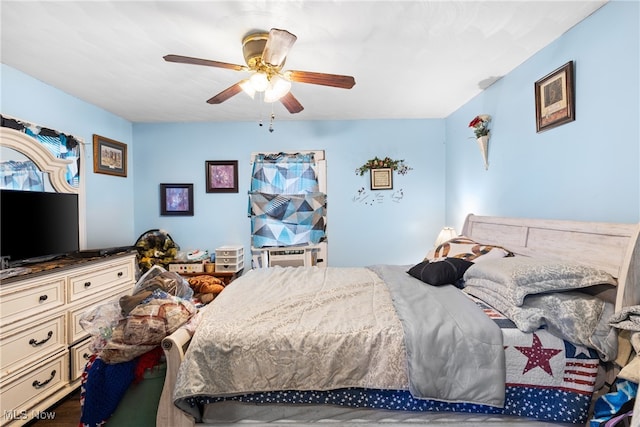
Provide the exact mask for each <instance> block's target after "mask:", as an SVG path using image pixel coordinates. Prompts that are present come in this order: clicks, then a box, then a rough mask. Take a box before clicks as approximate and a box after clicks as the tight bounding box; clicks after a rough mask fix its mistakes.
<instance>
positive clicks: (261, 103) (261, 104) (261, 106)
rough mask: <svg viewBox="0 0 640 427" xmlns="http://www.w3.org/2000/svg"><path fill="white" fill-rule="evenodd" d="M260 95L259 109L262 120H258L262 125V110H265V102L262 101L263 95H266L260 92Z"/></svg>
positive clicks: (259, 124)
mask: <svg viewBox="0 0 640 427" xmlns="http://www.w3.org/2000/svg"><path fill="white" fill-rule="evenodd" d="M258 96H259V97H260V101H261V102H260V107H259V109H260V121H258V126H260V127H262V111H263V110H262V108H263V104H264V102H262V101H263V99H262V97H263V96H264V95H263V94H262V93H260V94H259V95H258Z"/></svg>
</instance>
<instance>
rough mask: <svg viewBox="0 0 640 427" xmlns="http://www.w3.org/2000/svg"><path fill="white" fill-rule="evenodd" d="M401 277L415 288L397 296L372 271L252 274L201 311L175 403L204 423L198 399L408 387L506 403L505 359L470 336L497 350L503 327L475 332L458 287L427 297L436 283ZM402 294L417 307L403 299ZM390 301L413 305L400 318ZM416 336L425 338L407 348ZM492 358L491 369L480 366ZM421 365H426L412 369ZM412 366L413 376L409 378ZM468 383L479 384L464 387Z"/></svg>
mask: <svg viewBox="0 0 640 427" xmlns="http://www.w3.org/2000/svg"><path fill="white" fill-rule="evenodd" d="M384 269H385V268H384V267H380V268H379V269H377V270H378V271H379V272H380V271H382V270H384ZM391 276H401V274H400V272H398V274H391ZM403 276H406V277H407V278H408V279H410V280H409V282H408V283H406V284H405V285H406V286H407V287H411V288H413V289H414V290H415V291H416V294H414V293H412V292H398V294H397V295H395V294H394V297H393V299H394V301H392V297H391V294H390V288H389V287H388V286H387V284H385V282H384V281H383V280H382V279H381V277H380V276H379V275H378V274H376V273H375V272H374V271H373V270H371V269H367V268H331V267H329V268H317V267H313V268H279V267H276V268H269V269H257V270H251V271H250V272H248V273H247V274H246V275H244V276H242V277H241V278H239V279H237V280H235V281H234V282H233V283H232V284H231V285H230V286H228V287H227V288H226V289H225V292H223V293H222V294H220V296H219V297H218V298H216V299H215V300H214V301H213V302H212V303H211V304H210V306H209V307H208V309H207V310H206V312H205V313H204V314H203V318H202V321H201V322H200V326H199V327H198V329H197V331H196V333H195V335H194V337H193V339H192V341H191V344H190V346H189V349H188V350H187V353H186V354H185V360H184V361H183V363H182V364H181V366H180V369H179V372H178V377H177V383H176V388H175V390H174V401H175V402H176V404H177V405H178V406H179V407H181V408H182V409H183V410H185V411H188V412H190V414H191V415H193V416H194V417H195V418H196V420H199V419H200V416H201V415H200V413H199V411H198V410H197V408H195V407H192V406H191V405H190V404H189V399H190V398H192V397H193V396H204V395H208V396H229V395H236V394H244V393H250V392H258V391H270V390H329V389H340V388H347V387H361V388H376V389H407V388H409V384H410V383H411V388H412V389H414V390H416V392H417V393H420V394H427V395H425V396H421V397H432V398H437V399H445V400H464V401H469V402H479V403H481V402H484V403H487V404H491V405H501V404H502V401H503V399H504V376H505V374H504V366H503V365H504V363H502V365H500V360H501V359H500V358H499V357H498V356H497V355H496V352H495V351H490V352H485V351H479V350H480V347H477V344H478V340H477V339H475V338H472V336H471V335H473V334H480V335H479V336H482V337H483V338H482V339H483V340H485V339H486V340H487V341H486V342H488V343H489V342H491V343H493V344H492V346H493V348H495V349H497V348H501V346H502V338H501V334H500V330H499V328H497V327H496V326H495V325H492V326H493V327H494V328H492V329H493V331H494V332H495V335H493V334H489V333H487V332H486V331H482V332H481V331H479V329H480V328H482V326H480V325H483V323H482V322H478V319H479V318H482V316H484V314H483V313H482V311H480V310H477V313H478V317H477V318H476V317H475V316H473V315H472V314H470V313H469V310H467V308H468V306H466V305H462V306H457V305H456V304H457V303H456V302H455V301H457V300H458V298H457V297H460V298H461V301H466V303H467V304H469V301H468V300H466V299H465V298H466V297H464V296H463V295H461V294H460V292H459V290H457V289H455V288H453V287H447V288H450V292H445V291H444V288H441V291H440V292H435V293H431V292H428V293H427V294H424V291H425V288H430V287H427V286H425V285H424V284H423V283H421V282H420V281H418V280H416V279H414V278H411V277H410V276H408V275H407V274H403ZM396 278H397V277H396ZM398 287H403V285H398V286H396V287H394V288H398ZM420 295H422V296H420ZM454 295H456V296H457V297H454ZM406 299H413V300H415V301H419V302H420V303H419V304H416V303H412V302H408V301H405V302H404V303H403V302H399V303H398V301H402V300H406ZM430 300H433V301H431V302H430ZM427 304H428V305H427ZM394 305H395V307H396V308H397V307H405V308H409V309H408V310H405V313H404V314H402V315H401V316H400V318H399V317H398V314H396V310H395V308H394ZM432 305H435V306H436V307H437V308H432ZM471 305H472V304H471ZM472 308H475V307H472ZM412 310H413V311H414V312H415V313H414V314H410V311H412ZM454 312H458V314H460V315H459V316H454V315H453V314H454ZM400 319H402V322H401V320H400ZM407 325H409V327H408V329H407ZM403 327H404V328H405V330H409V333H408V334H406V335H405V330H403ZM429 331H430V332H429ZM469 334H470V335H469ZM410 339H419V340H420V342H419V343H416V344H415V345H411V346H408V347H405V344H406V343H407V342H408V340H410ZM452 341H453V344H452ZM489 347H491V346H489ZM407 348H409V349H410V352H411V355H410V357H409V358H407V350H406V349H407ZM486 348H487V346H484V347H482V349H483V350H484V349H486ZM417 349H419V350H417ZM496 361H497V365H498V368H497V369H495V370H482V369H481V370H479V369H478V367H480V366H489V365H494V364H496ZM407 363H408V364H409V369H407ZM416 363H420V364H424V365H428V366H429V367H428V368H420V367H418V366H412V365H414V364H416ZM407 371H408V372H409V374H411V375H415V374H417V376H416V377H415V378H411V379H409V378H408V376H407ZM490 371H491V372H490ZM470 382H471V383H475V384H483V387H481V388H479V387H467V386H466V384H468V383H470ZM487 390H489V392H487ZM431 393H434V395H429V394H431ZM442 393H445V394H444V395H443V394H442Z"/></svg>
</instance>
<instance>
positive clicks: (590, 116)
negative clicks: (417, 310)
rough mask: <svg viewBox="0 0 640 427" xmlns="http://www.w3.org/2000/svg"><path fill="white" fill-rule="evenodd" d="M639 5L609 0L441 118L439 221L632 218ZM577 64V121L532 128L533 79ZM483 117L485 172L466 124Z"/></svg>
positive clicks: (636, 194) (638, 207)
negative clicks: (443, 186) (442, 211)
mask: <svg viewBox="0 0 640 427" xmlns="http://www.w3.org/2000/svg"><path fill="white" fill-rule="evenodd" d="M638 22H640V12H639V3H638V2H636V1H612V2H610V3H608V4H607V5H605V6H604V7H602V8H601V9H600V10H598V11H597V12H596V13H594V14H593V15H592V16H590V17H588V18H587V19H586V20H585V21H583V22H582V23H580V24H579V25H577V26H576V27H574V28H573V29H571V30H570V31H569V32H568V33H566V34H565V35H563V36H562V37H561V38H560V39H558V40H556V41H555V42H553V43H552V44H551V45H549V46H547V47H545V48H544V49H543V50H541V51H540V52H538V53H537V54H536V55H534V56H533V57H531V58H530V59H529V60H527V61H526V62H525V63H523V64H522V65H521V66H519V67H518V68H517V69H515V70H514V71H513V72H511V73H509V74H508V75H507V76H506V77H504V78H503V79H501V80H500V81H498V82H497V83H495V84H494V85H493V86H491V87H489V88H488V89H487V90H485V91H484V92H483V93H482V94H481V95H479V96H477V97H476V98H474V99H473V100H471V101H470V102H469V103H467V104H466V105H464V106H463V107H462V108H460V109H459V110H458V111H456V112H455V113H454V114H452V115H451V116H450V117H448V119H447V122H446V128H447V131H446V132H447V150H446V151H447V156H446V164H447V170H446V183H447V200H446V218H447V220H448V222H449V223H451V224H454V225H456V226H457V227H460V225H461V224H462V221H463V219H464V215H465V213H467V212H474V213H477V214H483V215H500V216H521V217H537V218H556V219H575V220H585V221H607V222H639V221H640V148H639V147H640V136H639V132H640V119H639V117H640V110H639V108H640V107H639V106H640V95H639V81H640V78H639V76H640V69H639V67H638V53H639V52H640V47H639V40H640V35H639V30H638V28H639V25H638ZM571 60H573V61H574V66H575V100H576V120H575V121H573V122H570V123H568V124H565V125H562V126H560V127H557V128H553V129H550V130H547V131H545V132H542V133H536V125H535V103H534V82H535V81H536V80H538V79H540V78H542V77H544V76H545V75H547V74H548V73H549V72H551V71H553V70H555V69H556V68H558V67H560V66H562V65H564V64H565V63H567V62H568V61H571ZM477 114H490V115H491V116H492V117H493V122H492V123H491V126H490V128H491V140H490V142H489V146H490V147H489V163H490V166H489V170H488V171H485V170H484V167H483V164H482V160H481V156H480V151H479V149H478V147H477V146H476V142H475V140H474V139H470V137H472V136H473V133H472V130H471V129H469V128H468V127H467V126H468V124H469V122H470V121H471V119H472V118H473V117H475V116H476V115H477Z"/></svg>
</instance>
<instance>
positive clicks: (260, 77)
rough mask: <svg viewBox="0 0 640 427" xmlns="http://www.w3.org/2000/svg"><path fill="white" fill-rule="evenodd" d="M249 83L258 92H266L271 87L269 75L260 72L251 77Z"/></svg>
mask: <svg viewBox="0 0 640 427" xmlns="http://www.w3.org/2000/svg"><path fill="white" fill-rule="evenodd" d="M249 81H250V82H251V86H253V89H255V91H256V92H264V91H265V90H266V89H267V88H268V87H269V79H268V78H267V75H266V74H265V73H263V72H260V71H258V72H257V73H254V74H253V75H252V76H251V77H249Z"/></svg>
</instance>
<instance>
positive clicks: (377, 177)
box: [371, 168, 393, 190]
mask: <svg viewBox="0 0 640 427" xmlns="http://www.w3.org/2000/svg"><path fill="white" fill-rule="evenodd" d="M392 188H393V170H392V169H391V168H378V169H371V189H372V190H391V189H392Z"/></svg>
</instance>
